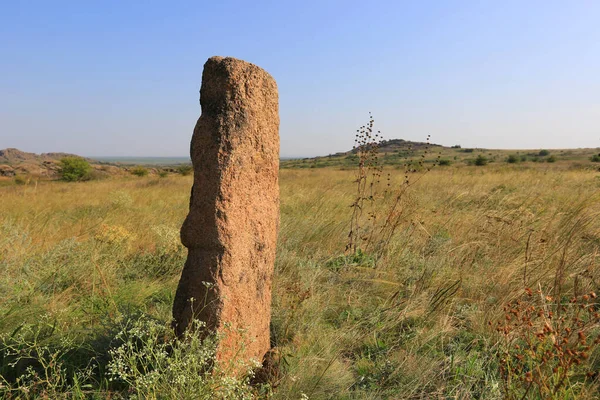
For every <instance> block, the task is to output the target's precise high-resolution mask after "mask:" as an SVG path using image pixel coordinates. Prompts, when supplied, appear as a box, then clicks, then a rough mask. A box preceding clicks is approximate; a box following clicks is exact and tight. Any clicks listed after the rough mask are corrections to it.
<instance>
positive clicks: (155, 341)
mask: <svg viewBox="0 0 600 400" xmlns="http://www.w3.org/2000/svg"><path fill="white" fill-rule="evenodd" d="M202 329H205V328H204V324H203V323H202V322H198V321H194V323H193V324H192V327H191V329H188V331H186V333H185V337H184V338H183V340H180V341H177V340H175V338H173V333H172V330H171V329H170V328H169V327H168V326H165V325H164V324H161V323H159V322H156V321H153V320H150V319H140V320H139V321H136V322H134V323H133V324H132V325H131V326H128V327H126V328H125V329H123V330H122V331H121V332H119V334H118V335H117V340H119V341H120V342H121V343H122V344H121V345H120V346H119V347H117V348H115V349H112V350H110V356H111V358H112V359H111V361H110V362H109V364H108V368H107V369H108V376H109V377H110V380H111V381H117V382H121V383H123V384H125V385H126V386H127V387H128V391H129V392H130V393H131V394H132V397H131V398H141V399H148V398H157V397H158V398H169V399H177V398H184V399H215V398H218V399H248V400H249V399H252V398H254V396H253V394H252V389H251V387H250V386H249V383H250V379H251V378H252V377H253V369H255V368H257V367H258V366H259V365H258V364H250V365H244V364H242V365H237V366H234V365H228V364H225V365H223V364H222V363H217V362H215V358H216V355H215V351H216V346H217V338H215V337H214V336H210V335H208V336H207V335H201V334H198V333H199V332H198V331H200V330H202ZM202 336H207V337H206V338H205V339H201V338H202ZM165 338H166V339H167V340H165ZM234 367H237V368H239V370H240V372H241V374H240V376H239V377H237V378H236V377H233V376H232V375H231V372H233V368H234ZM240 367H241V368H240ZM157 394H158V396H157Z"/></svg>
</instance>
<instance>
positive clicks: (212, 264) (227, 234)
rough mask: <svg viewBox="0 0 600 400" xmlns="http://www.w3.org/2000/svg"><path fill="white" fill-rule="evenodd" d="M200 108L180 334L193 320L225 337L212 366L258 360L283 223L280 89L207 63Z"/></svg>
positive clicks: (223, 62) (239, 67) (240, 70)
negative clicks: (281, 219) (280, 220)
mask: <svg viewBox="0 0 600 400" xmlns="http://www.w3.org/2000/svg"><path fill="white" fill-rule="evenodd" d="M200 105H201V107H202V115H201V116H200V119H199V120H198V122H197V123H196V127H195V129H194V134H193V137H192V143H191V156H192V163H193V166H194V186H193V187H192V194H191V199H190V210H189V214H188V216H187V218H186V220H185V222H184V223H183V226H182V228H181V241H182V243H183V244H184V245H185V246H186V247H187V248H188V258H187V261H186V263H185V266H184V269H183V273H182V276H181V280H180V282H179V286H178V288H177V293H176V296H175V302H174V305H173V317H174V319H175V323H176V331H177V332H178V333H179V334H181V333H183V331H184V330H185V329H186V328H187V326H188V324H189V323H190V321H191V319H192V316H193V315H194V316H195V317H196V318H198V319H200V320H202V321H205V322H206V323H207V326H208V328H209V329H211V330H216V331H218V332H223V333H225V339H224V340H223V341H221V343H220V345H219V349H218V354H217V355H218V358H220V359H221V360H225V361H227V360H231V359H233V358H235V359H236V360H240V359H243V360H249V359H255V360H257V361H262V358H263V356H264V355H265V353H266V352H267V351H268V350H269V348H270V337H269V323H270V318H271V279H272V274H273V265H274V262H275V247H276V241H277V228H278V223H279V186H278V169H279V110H278V108H279V106H278V93H277V85H276V83H275V80H274V79H273V78H272V77H271V76H270V75H269V74H268V73H267V72H265V71H264V70H262V69H261V68H259V67H257V66H255V65H253V64H250V63H247V62H245V61H241V60H237V59H234V58H222V57H212V58H210V59H209V60H208V61H207V62H206V64H205V65H204V72H203V74H202V87H201V90H200ZM207 286H208V287H207ZM192 298H193V299H194V300H193V301H192V302H190V299H192ZM239 330H244V331H245V332H244V333H243V334H242V333H240V332H239Z"/></svg>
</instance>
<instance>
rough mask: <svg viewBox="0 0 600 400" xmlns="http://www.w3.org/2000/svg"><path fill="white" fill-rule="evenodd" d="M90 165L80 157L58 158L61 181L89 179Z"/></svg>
mask: <svg viewBox="0 0 600 400" xmlns="http://www.w3.org/2000/svg"><path fill="white" fill-rule="evenodd" d="M91 172H92V166H91V165H90V163H88V162H87V161H86V160H84V159H83V158H81V157H64V158H62V159H61V160H60V170H59V173H60V177H61V179H62V180H63V181H67V182H74V181H82V180H86V179H89V176H90V173H91Z"/></svg>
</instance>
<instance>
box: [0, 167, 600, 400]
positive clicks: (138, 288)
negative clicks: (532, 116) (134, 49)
mask: <svg viewBox="0 0 600 400" xmlns="http://www.w3.org/2000/svg"><path fill="white" fill-rule="evenodd" d="M387 172H390V173H391V174H392V180H393V181H392V182H393V185H392V186H394V187H396V186H397V185H400V182H401V181H402V178H403V177H402V173H401V171H398V170H393V169H389V170H386V173H387ZM191 182H192V178H191V177H181V176H171V177H168V178H160V179H159V178H154V177H144V178H121V179H112V180H104V181H92V182H84V183H62V182H39V183H38V184H34V183H30V184H28V185H23V186H6V187H0V203H1V206H0V207H1V208H0V268H1V269H0V272H1V276H0V332H4V333H5V334H10V333H11V332H13V331H14V330H15V329H16V328H17V327H19V326H21V325H22V324H24V323H36V322H37V321H39V320H40V318H41V316H43V315H46V316H49V318H50V319H52V320H56V321H58V322H57V326H58V327H59V330H63V331H65V330H72V331H77V332H78V334H79V335H80V337H82V338H84V339H82V340H88V339H85V338H91V339H89V340H92V339H93V340H99V339H98V338H102V337H105V338H107V337H109V336H110V335H111V334H113V331H112V330H111V329H113V328H111V327H110V326H109V325H110V323H109V322H111V321H115V320H118V319H119V318H123V317H124V316H126V315H131V314H135V313H144V314H147V315H150V316H152V317H155V318H158V319H159V320H161V321H165V322H168V320H169V318H170V306H171V302H172V299H173V294H174V290H175V287H176V283H177V279H178V274H179V273H180V270H181V267H182V266H183V260H184V257H185V250H184V249H182V248H181V247H180V246H179V244H178V242H177V239H178V236H177V231H178V229H179V227H180V226H181V223H182V221H183V218H184V217H185V215H186V213H187V205H188V199H189V197H188V196H189V190H190V186H191ZM280 184H281V227H280V236H279V245H278V256H277V263H276V268H275V278H274V294H273V305H274V309H273V324H272V325H273V328H272V335H273V341H274V343H275V345H276V346H277V349H278V354H279V355H280V358H281V360H280V364H281V369H282V371H283V372H282V375H281V379H280V381H279V382H278V384H279V386H278V388H277V389H275V390H274V394H273V396H275V398H286V399H287V398H290V399H297V398H300V394H301V393H304V394H306V395H308V396H309V397H310V398H311V399H313V398H314V399H324V398H347V399H355V398H364V399H378V398H502V396H503V391H502V390H503V389H502V382H501V378H500V376H499V373H498V368H497V358H496V350H497V347H496V346H497V343H498V342H499V340H500V338H499V336H498V334H497V333H496V332H495V331H494V329H493V327H490V326H489V325H488V323H489V322H492V323H493V324H495V323H496V321H497V320H499V319H501V318H502V316H503V311H502V307H503V305H504V304H506V303H507V302H508V301H510V300H513V299H515V298H518V297H519V296H520V295H521V293H522V292H523V290H524V289H525V287H534V288H535V287H538V285H540V286H539V287H542V288H543V290H545V291H547V292H549V293H551V292H553V291H555V290H557V287H556V279H555V276H556V273H557V271H559V272H560V271H562V270H564V277H563V278H562V279H561V285H562V286H563V288H562V289H561V290H563V291H564V292H565V293H567V292H568V291H569V290H571V288H572V287H573V284H574V282H575V278H577V284H578V285H579V288H580V289H581V290H584V289H585V290H597V289H599V288H598V287H597V282H599V278H600V276H599V267H600V258H599V257H598V256H599V250H600V218H599V213H600V197H599V193H600V176H599V175H598V173H597V172H594V171H591V170H569V169H566V168H552V167H545V168H536V169H526V168H519V167H518V166H508V165H495V166H488V167H482V168H479V167H461V168H455V167H450V168H445V169H444V168H438V169H434V170H433V171H432V172H430V173H428V174H425V175H423V176H422V178H421V179H420V180H419V182H418V183H416V184H415V185H414V186H413V187H412V188H410V189H409V190H408V192H407V194H406V196H404V197H403V198H402V201H401V207H402V210H403V218H402V220H401V224H400V226H399V227H398V229H397V231H396V234H395V236H394V237H393V240H392V241H391V242H390V244H389V246H387V247H386V248H385V249H383V251H382V252H380V253H378V254H363V255H359V256H357V257H354V258H352V257H349V256H348V255H346V254H345V253H344V249H345V245H346V243H347V236H348V229H349V222H350V215H351V209H350V207H349V206H350V204H351V203H352V201H353V196H354V186H353V172H352V171H342V170H335V169H303V170H297V169H284V170H282V171H281V174H280ZM391 201H392V199H391V198H390V197H388V198H387V199H386V198H380V199H378V201H377V206H376V210H377V212H378V213H379V216H378V218H384V216H385V215H384V214H385V211H384V210H385V209H386V207H387V205H388V204H389V202H391ZM107 326H109V327H107ZM104 350H106V349H104ZM104 350H103V349H102V348H100V350H98V351H100V352H101V351H104ZM589 364H590V366H591V368H596V369H597V368H598V365H600V354H599V352H598V351H597V350H596V351H595V352H594V353H593V354H592V355H591V357H590V359H589ZM0 365H1V363H0ZM0 371H2V370H0ZM0 382H1V381H0ZM95 382H97V380H96V381H95ZM98 385H99V386H96V387H95V388H94V389H93V391H95V392H96V393H97V394H98V395H99V396H108V395H109V393H111V395H112V396H118V395H120V394H119V393H121V392H119V390H120V389H119V388H115V387H110V385H108V384H107V385H108V386H102V385H101V384H98ZM573 385H575V386H577V385H576V384H575V383H573ZM575 386H574V387H575ZM596 390H597V387H596V386H594V384H591V383H590V382H587V383H586V384H585V385H584V387H579V386H577V387H576V388H575V389H573V391H572V392H571V395H570V396H571V398H574V397H572V396H574V394H573V393H576V392H577V393H578V394H577V396H579V397H580V398H593V397H594V396H596V395H597V394H598V392H597V391H596ZM567 397H568V396H567ZM532 398H534V397H532Z"/></svg>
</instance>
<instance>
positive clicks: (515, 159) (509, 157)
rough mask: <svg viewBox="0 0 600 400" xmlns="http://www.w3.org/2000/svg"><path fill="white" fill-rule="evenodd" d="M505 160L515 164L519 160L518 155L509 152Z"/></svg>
mask: <svg viewBox="0 0 600 400" xmlns="http://www.w3.org/2000/svg"><path fill="white" fill-rule="evenodd" d="M506 162H507V163H509V164H516V163H518V162H519V157H518V156H517V155H515V154H511V155H509V156H508V158H507V159H506Z"/></svg>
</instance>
